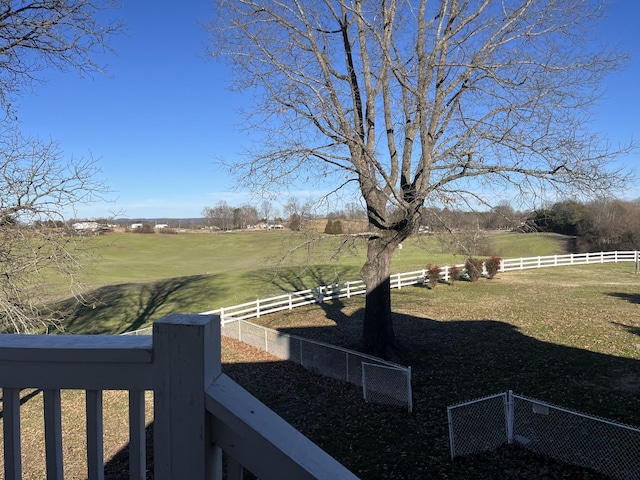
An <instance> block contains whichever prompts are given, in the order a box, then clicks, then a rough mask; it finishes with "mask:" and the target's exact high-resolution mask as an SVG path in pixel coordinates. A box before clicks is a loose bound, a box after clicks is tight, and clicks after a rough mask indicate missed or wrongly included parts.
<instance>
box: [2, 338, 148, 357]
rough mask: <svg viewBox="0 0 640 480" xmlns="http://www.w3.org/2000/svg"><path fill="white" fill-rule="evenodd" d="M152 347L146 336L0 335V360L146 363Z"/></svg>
mask: <svg viewBox="0 0 640 480" xmlns="http://www.w3.org/2000/svg"><path fill="white" fill-rule="evenodd" d="M152 349H153V346H152V340H151V337H148V336H135V335H19V334H0V361H25V362H29V361H43V360H48V359H49V360H51V359H55V361H62V362H78V363H88V362H91V363H95V362H98V363H101V362H110V363H150V362H151V359H152Z"/></svg>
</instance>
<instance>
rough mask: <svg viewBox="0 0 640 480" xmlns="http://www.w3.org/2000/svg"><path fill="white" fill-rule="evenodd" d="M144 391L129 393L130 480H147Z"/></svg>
mask: <svg viewBox="0 0 640 480" xmlns="http://www.w3.org/2000/svg"><path fill="white" fill-rule="evenodd" d="M144 410H145V405H144V390H131V391H129V479H130V480H146V478H147V455H146V451H147V450H146V448H147V447H146V443H145V442H146V436H145V429H146V425H145V416H144Z"/></svg>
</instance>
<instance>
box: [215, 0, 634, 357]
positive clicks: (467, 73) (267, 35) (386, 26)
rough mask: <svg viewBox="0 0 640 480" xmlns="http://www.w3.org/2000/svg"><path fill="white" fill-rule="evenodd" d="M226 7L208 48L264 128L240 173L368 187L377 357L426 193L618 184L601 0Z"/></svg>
mask: <svg viewBox="0 0 640 480" xmlns="http://www.w3.org/2000/svg"><path fill="white" fill-rule="evenodd" d="M217 5H218V12H217V16H216V19H215V21H214V22H212V23H211V26H210V31H211V33H212V53H213V55H215V56H218V57H223V58H225V59H226V60H228V62H229V64H230V65H231V67H232V69H233V73H234V74H235V77H234V78H235V83H234V87H235V88H236V89H238V90H248V91H251V92H252V93H256V92H257V94H258V98H257V100H256V101H255V102H252V106H253V108H252V110H251V111H249V112H248V114H249V115H250V116H249V122H248V123H247V125H248V127H249V128H252V129H263V130H266V132H265V133H264V135H261V141H262V142H263V143H261V145H260V147H258V149H257V150H256V151H253V152H252V154H251V157H250V158H249V160H248V161H247V162H246V163H244V164H241V165H237V166H236V170H235V171H236V173H237V174H238V178H239V179H240V180H241V181H242V182H244V183H246V184H247V185H249V186H250V187H253V188H255V189H256V190H260V191H264V190H265V189H266V188H270V189H274V188H275V187H274V186H273V185H272V184H278V183H282V184H287V183H288V182H291V181H292V179H305V180H306V179H307V178H308V179H314V178H315V179H322V180H323V181H331V182H334V188H335V189H336V190H337V189H339V188H340V187H341V186H344V185H347V184H351V183H352V182H353V183H354V184H355V185H357V187H358V188H359V191H360V193H361V195H362V198H363V200H364V202H365V204H366V208H367V216H368V223H369V234H368V253H367V259H366V262H365V265H364V266H363V268H362V272H361V275H362V278H363V280H364V281H365V283H366V288H367V295H366V307H365V319H364V330H363V344H364V348H365V349H366V351H368V352H370V353H374V354H378V355H385V356H389V355H392V350H393V346H394V333H393V326H392V319H391V300H390V298H391V296H390V283H389V275H390V272H391V258H392V255H393V252H394V251H395V249H396V247H397V246H398V244H399V243H400V242H402V241H403V240H404V239H406V238H407V237H408V236H409V235H411V234H412V233H413V232H414V231H415V230H416V229H417V227H418V226H419V223H420V212H421V209H422V207H423V205H424V204H425V201H426V202H427V203H428V204H430V205H435V204H440V205H446V204H456V203H458V202H462V203H463V204H467V205H469V206H470V207H473V206H477V205H485V206H487V205H490V204H491V199H492V198H493V197H494V196H495V195H491V193H495V192H496V191H497V190H500V191H501V192H505V191H510V192H513V195H514V196H516V195H523V196H525V197H531V196H537V195H544V193H545V191H547V190H549V189H551V190H553V189H559V190H563V191H565V192H566V191H580V192H581V193H585V192H597V191H601V190H606V189H612V188H616V187H618V186H619V185H621V181H622V180H623V177H624V175H623V174H622V173H621V172H617V171H615V170H613V169H611V168H610V162H609V161H610V160H611V159H612V158H613V157H614V156H615V154H616V153H618V152H615V151H613V150H611V149H610V148H609V147H608V145H607V144H606V143H604V142H602V141H600V140H599V139H598V138H596V137H595V136H594V135H592V134H591V132H588V131H587V129H586V126H587V123H586V120H587V119H588V113H589V112H588V108H589V107H590V106H591V105H592V104H593V102H594V101H595V100H596V99H597V98H598V95H599V93H600V92H599V86H600V84H601V80H602V78H603V77H604V76H605V75H606V74H608V73H609V72H611V71H612V70H615V69H617V68H618V67H620V65H621V61H622V60H624V58H623V56H622V55H620V54H618V53H616V52H615V51H614V50H604V49H600V48H599V46H598V45H596V44H595V42H591V41H590V40H592V39H594V38H596V39H597V40H598V41H599V40H601V38H597V37H595V36H593V30H592V27H594V26H595V25H596V22H597V21H598V19H600V18H601V16H602V14H603V5H602V2H600V1H597V0H513V1H509V2H500V1H494V0H439V1H427V0H419V1H409V0H382V1H379V2H367V1H364V0H314V1H310V0H281V1H272V0H217ZM590 35H591V36H590ZM260 94H261V96H259V95H260ZM251 120H253V121H251ZM265 139H266V140H265ZM268 184H271V185H269V187H267V186H266V185H268Z"/></svg>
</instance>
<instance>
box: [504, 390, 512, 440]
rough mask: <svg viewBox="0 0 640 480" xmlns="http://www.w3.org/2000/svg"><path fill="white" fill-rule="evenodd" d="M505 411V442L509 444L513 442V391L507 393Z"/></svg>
mask: <svg viewBox="0 0 640 480" xmlns="http://www.w3.org/2000/svg"><path fill="white" fill-rule="evenodd" d="M505 413H506V417H507V418H506V420H507V443H508V444H509V445H511V444H512V443H513V392H512V391H511V390H509V392H508V393H507V404H506V405H505Z"/></svg>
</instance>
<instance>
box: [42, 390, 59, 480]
mask: <svg viewBox="0 0 640 480" xmlns="http://www.w3.org/2000/svg"><path fill="white" fill-rule="evenodd" d="M43 395H44V441H45V451H46V464H47V478H52V479H53V478H55V479H56V480H62V479H63V478H64V473H63V469H62V409H61V405H60V390H49V389H47V390H44V392H43Z"/></svg>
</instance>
